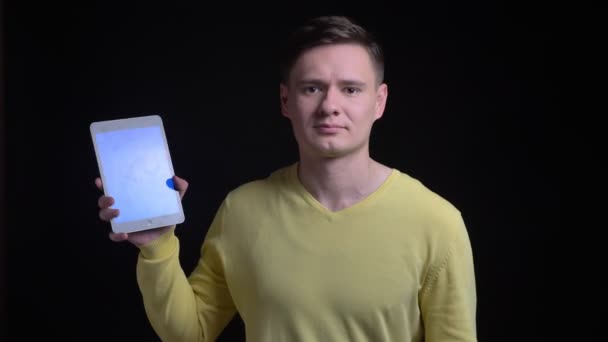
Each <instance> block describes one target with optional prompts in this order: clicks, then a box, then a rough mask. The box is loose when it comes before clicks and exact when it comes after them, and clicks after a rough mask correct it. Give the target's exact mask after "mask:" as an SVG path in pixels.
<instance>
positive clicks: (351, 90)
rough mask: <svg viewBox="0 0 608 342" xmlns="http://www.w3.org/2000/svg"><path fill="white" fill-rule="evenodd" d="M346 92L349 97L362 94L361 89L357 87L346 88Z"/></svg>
mask: <svg viewBox="0 0 608 342" xmlns="http://www.w3.org/2000/svg"><path fill="white" fill-rule="evenodd" d="M344 90H345V91H346V93H347V94H349V95H353V94H356V93H359V92H361V89H359V88H355V87H346V88H345V89H344Z"/></svg>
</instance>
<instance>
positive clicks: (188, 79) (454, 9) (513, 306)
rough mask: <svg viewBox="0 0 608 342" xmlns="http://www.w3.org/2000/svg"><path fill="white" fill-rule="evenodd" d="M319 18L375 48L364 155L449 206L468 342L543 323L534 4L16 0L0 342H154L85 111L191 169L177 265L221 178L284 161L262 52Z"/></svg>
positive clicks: (545, 223) (10, 34)
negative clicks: (379, 97) (110, 220)
mask: <svg viewBox="0 0 608 342" xmlns="http://www.w3.org/2000/svg"><path fill="white" fill-rule="evenodd" d="M271 10H272V11H276V12H271ZM316 14H346V15H350V16H352V17H353V18H355V19H357V20H359V21H360V22H361V23H363V24H365V25H367V26H368V27H369V28H370V29H372V30H373V31H375V32H376V33H377V35H378V36H379V37H380V39H381V41H382V42H383V43H384V44H385V48H386V54H387V67H386V73H387V82H388V84H389V97H388V105H387V108H386V112H385V115H384V117H383V118H382V119H381V120H380V121H379V122H378V123H377V124H376V127H375V130H374V133H373V135H372V144H371V151H372V155H373V156H374V157H375V158H376V159H378V160H379V161H381V162H383V163H386V164H389V165H390V166H394V167H397V168H399V169H401V170H402V171H404V172H407V173H409V174H410V175H412V176H414V177H416V178H418V179H420V180H421V181H423V182H424V183H425V184H426V185H427V186H429V187H430V188H431V189H432V190H435V191H437V192H438V193H440V194H441V195H442V196H444V197H445V198H446V199H448V200H450V201H451V202H452V203H454V205H456V206H457V207H458V208H459V209H460V210H461V211H462V212H463V215H464V218H465V220H466V222H467V225H468V229H469V233H470V236H471V242H472V245H473V251H474V256H475V262H476V264H475V265H476V266H475V267H476V273H477V286H478V299H479V301H478V326H479V337H480V340H481V341H528V340H529V341H532V340H536V339H538V337H540V336H541V334H542V331H540V330H539V329H538V328H537V327H538V321H539V320H540V319H541V318H542V314H543V308H542V305H541V304H540V302H538V301H537V298H538V296H539V295H540V293H541V292H542V290H543V287H542V285H543V283H542V281H543V278H544V272H543V270H542V268H543V266H544V259H543V253H544V240H543V237H544V235H545V234H546V233H547V232H548V230H549V228H550V223H552V222H549V217H551V215H552V213H553V212H552V210H554V208H553V207H554V206H556V204H557V197H558V193H557V190H556V187H555V186H554V182H555V179H553V178H552V176H550V175H548V173H547V172H546V171H547V165H548V161H549V160H550V158H551V156H552V152H551V145H550V144H549V143H548V142H547V141H548V140H549V137H550V136H551V135H552V132H553V131H554V130H555V129H556V127H557V123H556V116H555V115H554V114H553V111H552V108H551V104H552V101H553V98H552V96H553V95H552V91H553V90H552V84H550V83H549V81H548V79H547V78H546V77H547V75H546V67H545V60H546V58H547V56H546V55H545V45H546V43H547V42H548V40H549V39H550V36H549V28H548V27H547V26H546V25H547V22H546V21H545V20H544V18H545V17H546V13H545V12H544V10H543V11H541V10H540V8H534V7H530V6H517V7H516V6H514V5H512V3H511V2H481V1H480V2H479V3H472V2H467V3H463V2H451V3H447V2H446V3H433V4H429V5H424V6H423V5H408V4H405V5H400V6H399V7H397V6H396V5H393V4H387V3H382V2H379V1H375V2H372V3H367V4H365V5H355V3H354V2H345V3H344V4H340V5H328V4H327V3H326V2H324V3H313V2H301V3H293V4H292V3H287V2H286V3H283V4H282V5H280V4H276V5H273V6H267V7H259V6H258V7H244V6H242V5H237V4H232V3H230V4H228V3H225V4H221V5H220V6H215V5H211V4H204V3H203V2H202V1H199V2H188V3H176V2H168V1H165V2H163V3H162V4H159V5H153V4H151V3H149V2H147V1H134V2H126V1H125V2H123V3H111V2H108V1H99V2H91V1H80V2H73V3H67V2H61V3H59V2H52V1H48V2H36V3H34V2H31V1H15V0H14V1H8V2H6V3H5V4H4V9H3V15H4V22H3V23H4V34H5V36H4V44H5V48H6V49H5V55H4V56H5V68H6V69H5V72H4V76H5V77H6V78H5V86H6V93H5V95H6V116H5V118H4V120H5V122H4V128H5V130H4V132H2V134H3V136H2V138H3V139H4V144H5V147H6V164H5V172H4V175H5V176H6V177H5V185H6V194H5V199H6V201H5V210H4V212H5V213H6V216H5V217H2V219H3V221H4V223H5V226H6V229H5V230H4V241H3V247H2V248H3V250H2V252H3V256H4V261H5V263H4V266H5V267H4V270H5V272H4V295H5V298H4V299H5V300H4V302H5V304H6V305H5V316H6V319H5V320H2V324H3V328H4V329H5V334H6V337H7V339H6V340H9V341H13V340H15V341H16V340H35V339H36V338H37V337H42V336H44V337H45V339H50V338H58V339H60V340H62V341H133V340H137V341H154V340H157V338H156V336H155V334H154V332H153V331H152V329H151V327H150V326H149V324H148V321H147V319H146V316H145V313H144V311H143V306H142V303H141V297H140V295H139V291H138V288H137V285H136V281H135V272H134V270H135V262H136V257H137V252H136V250H135V249H134V248H133V247H132V246H130V245H128V244H116V243H112V242H111V241H109V240H108V238H107V234H108V231H109V225H107V224H104V223H103V222H100V221H99V220H98V218H97V207H96V201H97V197H98V195H99V192H98V191H97V189H96V188H95V187H94V185H93V179H94V178H95V177H96V176H97V165H96V161H95V156H94V152H93V147H92V144H91V139H90V135H89V124H90V123H91V122H93V121H96V120H106V119H112V118H118V117H127V116H139V115H147V114H160V115H162V117H163V119H164V124H165V129H166V132H167V136H168V140H169V144H170V149H171V153H172V157H173V162H174V166H175V169H176V173H177V174H178V175H180V176H181V177H183V178H186V179H187V180H188V181H189V182H190V189H189V192H188V194H187V196H186V198H185V200H184V209H185V213H186V222H185V224H184V225H182V226H180V227H179V228H178V230H177V235H178V236H179V237H180V239H181V243H182V245H183V247H182V254H181V261H182V264H183V267H184V268H185V270H186V271H188V272H189V271H190V270H191V269H192V268H193V267H194V264H195V262H196V261H197V258H198V253H199V247H200V244H201V242H202V239H203V238H204V235H205V233H206V230H207V225H208V224H209V223H210V220H211V218H212V216H213V214H214V212H215V210H216V209H217V207H218V205H219V203H220V201H221V200H222V199H223V197H224V195H225V194H226V193H227V191H229V190H231V189H232V188H234V187H236V186H238V185H239V184H242V183H243V182H246V181H249V180H253V179H256V178H259V177H265V176H266V175H268V174H269V173H270V172H271V171H272V170H274V169H275V168H277V167H280V166H283V165H286V164H288V163H291V162H293V161H295V160H296V157H297V155H296V149H295V144H294V140H293V138H292V136H291V130H290V126H289V124H288V122H287V120H286V119H284V118H283V117H282V116H281V115H280V112H279V100H278V90H279V87H278V70H277V69H278V68H277V63H276V57H277V56H276V53H277V46H278V44H279V43H280V42H281V39H283V38H284V37H285V35H286V33H287V32H288V31H287V30H289V29H291V28H292V27H293V25H295V24H298V23H300V22H301V20H303V19H304V18H306V17H308V16H309V15H316ZM1 127H2V126H0V128H1ZM0 132H1V131H0ZM0 146H1V145H0ZM21 325H23V327H22V326H21ZM0 338H1V337H0ZM233 339H234V340H242V339H243V326H242V323H241V322H240V320H239V319H238V317H237V318H236V319H235V320H234V321H233V322H232V323H231V325H230V326H229V327H228V328H227V329H226V331H225V333H224V334H223V335H222V340H233Z"/></svg>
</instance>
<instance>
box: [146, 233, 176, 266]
mask: <svg viewBox="0 0 608 342" xmlns="http://www.w3.org/2000/svg"><path fill="white" fill-rule="evenodd" d="M176 245H177V237H176V236H175V227H173V228H171V229H170V230H168V231H167V232H165V233H164V234H163V235H161V236H159V237H158V238H157V239H156V240H154V241H152V242H150V243H147V244H145V245H141V246H139V250H140V251H141V255H142V257H143V258H144V259H148V260H155V259H164V258H166V257H168V256H169V255H171V253H172V252H173V251H174V250H175V247H176Z"/></svg>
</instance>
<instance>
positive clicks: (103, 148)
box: [90, 115, 184, 233]
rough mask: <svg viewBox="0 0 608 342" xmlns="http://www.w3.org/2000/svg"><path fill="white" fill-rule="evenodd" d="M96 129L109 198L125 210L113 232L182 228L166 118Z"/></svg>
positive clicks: (121, 121) (126, 121) (145, 118)
mask: <svg viewBox="0 0 608 342" xmlns="http://www.w3.org/2000/svg"><path fill="white" fill-rule="evenodd" d="M90 128H91V137H92V139H93V146H94V148H95V154H96V156H97V164H98V167H99V173H100V177H101V180H102V182H103V190H104V193H105V195H106V196H111V197H113V198H114V200H115V203H114V205H112V208H115V209H119V210H120V214H119V216H117V217H115V218H114V219H113V220H111V225H112V230H113V231H114V232H117V233H119V232H120V233H123V232H124V233H129V232H135V231H141V230H146V229H152V228H158V227H163V226H169V225H174V224H179V223H182V222H183V221H184V212H183V209H182V203H181V200H180V197H179V192H178V191H176V190H175V189H174V187H173V175H174V172H173V163H172V161H171V155H170V153H169V148H168V145H167V138H166V136H165V130H164V127H163V123H162V120H161V118H160V116H158V115H151V116H142V117H132V118H126V119H118V120H110V121H100V122H93V123H92V124H91V127H90Z"/></svg>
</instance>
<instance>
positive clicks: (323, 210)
mask: <svg viewBox="0 0 608 342" xmlns="http://www.w3.org/2000/svg"><path fill="white" fill-rule="evenodd" d="M298 164H299V163H298V162H296V163H294V164H293V165H292V166H291V167H290V169H289V173H288V174H289V181H290V182H291V183H292V184H293V185H294V186H295V188H296V191H297V192H298V193H299V194H300V195H301V196H302V197H303V198H304V200H305V201H306V202H307V203H308V204H309V205H310V206H311V207H313V208H314V209H315V210H316V211H318V212H319V213H320V214H322V215H323V216H326V217H327V218H330V219H334V218H339V217H343V216H348V215H349V214H350V213H352V212H353V211H357V210H359V209H360V208H363V207H367V206H369V205H372V204H373V203H375V202H377V199H378V198H379V197H380V196H381V195H382V194H383V193H384V192H385V191H386V189H388V188H389V187H390V184H391V183H393V181H394V180H395V179H396V178H397V177H398V175H399V174H400V172H399V170H397V169H395V168H392V169H391V173H390V174H389V175H388V177H386V179H385V180H384V181H383V182H382V184H380V186H379V187H378V188H377V189H376V190H374V191H373V192H372V193H371V194H369V195H368V196H367V197H365V198H363V199H362V200H360V201H358V202H356V203H354V204H353V205H351V206H349V207H346V208H343V209H340V210H337V211H332V210H329V209H328V208H327V207H325V206H324V205H323V204H321V202H319V201H318V200H317V199H316V198H315V197H314V196H313V195H312V194H311V193H310V192H309V191H308V190H307V189H306V188H305V187H304V185H303V184H302V182H301V181H300V177H298Z"/></svg>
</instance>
